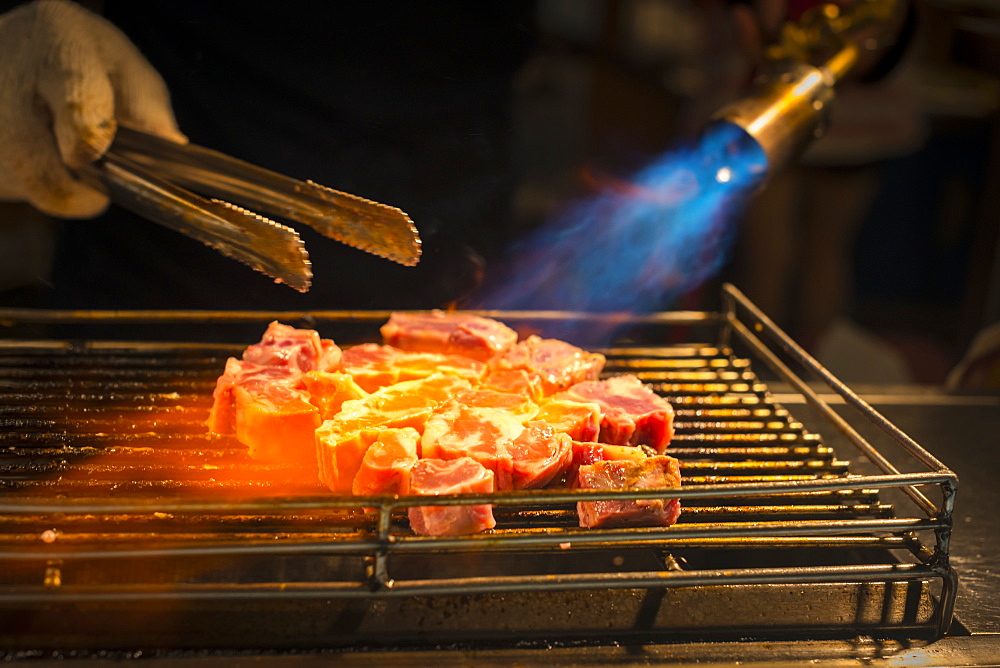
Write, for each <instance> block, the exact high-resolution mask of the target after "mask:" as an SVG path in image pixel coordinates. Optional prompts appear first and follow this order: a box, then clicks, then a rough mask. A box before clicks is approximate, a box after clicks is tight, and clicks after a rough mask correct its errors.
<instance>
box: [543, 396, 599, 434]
mask: <svg viewBox="0 0 1000 668" xmlns="http://www.w3.org/2000/svg"><path fill="white" fill-rule="evenodd" d="M535 419H536V420H543V421H545V422H548V423H549V424H551V425H552V426H553V427H554V428H555V430H556V431H559V432H563V433H565V434H568V435H569V437H570V438H571V439H573V440H574V441H596V440H597V436H598V434H600V432H601V407H600V405H599V404H597V403H595V402H592V401H586V402H585V401H565V400H562V399H551V400H549V401H546V402H545V403H543V404H542V405H541V406H539V407H538V413H537V414H536V415H535Z"/></svg>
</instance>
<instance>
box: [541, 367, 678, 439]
mask: <svg viewBox="0 0 1000 668" xmlns="http://www.w3.org/2000/svg"><path fill="white" fill-rule="evenodd" d="M555 398H556V399H566V400H569V401H584V402H594V403H597V404H598V405H599V406H600V407H601V413H602V418H601V434H600V436H599V439H598V440H600V441H601V442H602V443H612V444H616V445H640V444H645V445H648V446H650V447H651V448H653V449H654V450H656V451H657V452H659V453H662V452H663V451H664V450H665V449H666V447H667V446H668V445H669V444H670V441H671V439H672V438H673V436H674V409H673V407H671V405H670V404H669V403H668V402H667V400H666V399H664V398H663V397H661V396H659V395H658V394H656V393H655V392H653V390H651V389H649V388H648V387H647V386H646V385H644V384H643V382H642V381H641V380H639V379H638V378H637V377H636V376H633V375H624V376H614V377H612V378H606V379H604V380H597V381H585V382H582V383H577V384H576V385H574V386H573V387H571V388H569V390H568V391H566V392H563V393H561V394H559V395H557V396H556V397H555Z"/></svg>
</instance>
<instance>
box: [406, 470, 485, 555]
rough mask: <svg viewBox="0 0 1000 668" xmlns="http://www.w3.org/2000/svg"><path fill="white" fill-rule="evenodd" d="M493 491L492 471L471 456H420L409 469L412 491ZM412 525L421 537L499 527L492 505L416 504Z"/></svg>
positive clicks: (475, 531)
mask: <svg viewBox="0 0 1000 668" xmlns="http://www.w3.org/2000/svg"><path fill="white" fill-rule="evenodd" d="M492 491H493V472H492V471H490V470H488V469H487V468H485V467H484V466H483V465H482V464H480V463H479V462H477V461H476V460H474V459H472V458H471V457H460V458H458V459H451V460H443V459H421V460H419V461H418V462H417V463H416V464H414V465H413V468H412V469H410V493H411V494H422V495H425V496H437V495H441V494H470V493H488V492H492ZM409 518H410V527H411V528H412V529H413V531H414V532H416V533H418V534H420V535H422V536H454V535H460V534H469V533H479V532H480V531H485V530H486V529H492V528H493V527H495V526H496V520H495V519H493V507H492V506H490V505H489V504H477V505H471V506H470V505H466V506H413V507H411V508H410V509H409Z"/></svg>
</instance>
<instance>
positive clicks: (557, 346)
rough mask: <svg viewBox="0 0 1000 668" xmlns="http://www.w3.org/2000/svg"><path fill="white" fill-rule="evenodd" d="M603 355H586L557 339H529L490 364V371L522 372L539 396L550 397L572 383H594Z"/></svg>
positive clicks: (602, 366)
mask: <svg viewBox="0 0 1000 668" xmlns="http://www.w3.org/2000/svg"><path fill="white" fill-rule="evenodd" d="M604 362H605V359H604V355H601V354H600V353H590V352H587V351H585V350H582V349H580V348H577V347H576V346H574V345H572V344H570V343H566V342H565V341H560V340H559V339H543V338H541V337H539V336H535V335H531V336H529V337H528V338H526V339H524V340H523V341H521V342H519V343H518V344H517V345H515V346H513V347H512V348H511V349H510V350H508V351H507V352H505V353H504V354H502V355H499V356H497V357H494V358H493V359H492V360H490V367H491V370H493V371H509V370H518V369H520V370H522V371H525V372H526V373H527V374H528V376H529V378H537V381H538V382H539V383H540V384H541V388H542V393H543V394H545V395H550V394H553V393H555V392H559V391H560V390H565V389H567V388H569V387H570V386H571V385H573V384H574V383H579V382H581V381H584V380H595V379H597V377H598V375H599V374H600V373H601V370H602V369H603V368H604Z"/></svg>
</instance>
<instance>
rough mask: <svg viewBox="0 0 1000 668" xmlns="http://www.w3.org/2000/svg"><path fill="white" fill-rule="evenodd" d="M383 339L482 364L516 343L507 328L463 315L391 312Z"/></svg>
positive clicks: (407, 348) (513, 333) (493, 321)
mask: <svg viewBox="0 0 1000 668" xmlns="http://www.w3.org/2000/svg"><path fill="white" fill-rule="evenodd" d="M382 338H383V340H384V341H385V342H386V343H387V344H389V345H390V346H395V347H396V348H402V349H403V350H412V351H416V352H427V353H445V354H448V355H463V356H465V357H471V358H473V359H477V360H480V361H482V362H485V361H486V360H488V359H490V358H491V357H493V356H494V355H496V354H497V353H501V352H503V351H505V350H507V349H508V348H510V347H511V346H512V345H514V343H515V342H516V341H517V333H516V332H515V331H514V330H512V329H511V328H510V327H508V326H507V325H505V324H503V323H502V322H499V321H497V320H493V319H492V318H483V317H481V316H477V315H470V314H464V313H445V312H444V311H438V310H435V311H431V312H430V313H393V314H392V315H391V316H389V322H387V323H386V324H384V325H382Z"/></svg>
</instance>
